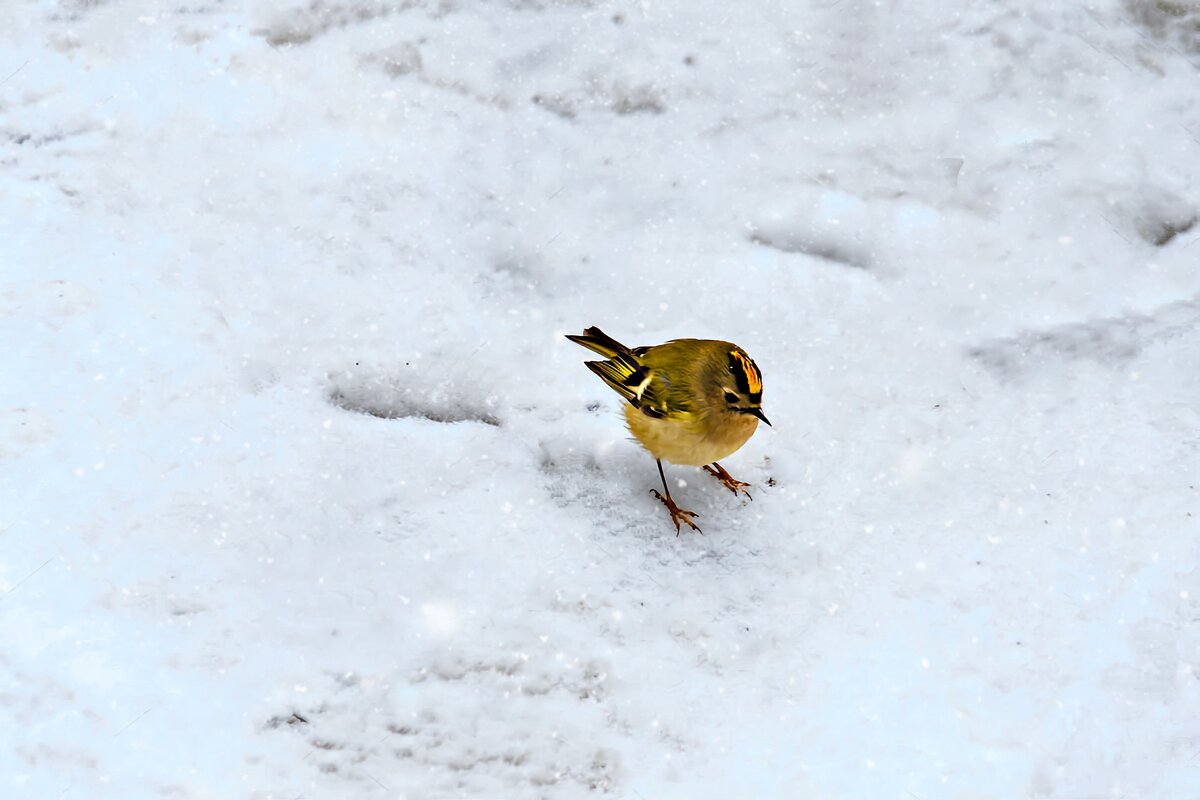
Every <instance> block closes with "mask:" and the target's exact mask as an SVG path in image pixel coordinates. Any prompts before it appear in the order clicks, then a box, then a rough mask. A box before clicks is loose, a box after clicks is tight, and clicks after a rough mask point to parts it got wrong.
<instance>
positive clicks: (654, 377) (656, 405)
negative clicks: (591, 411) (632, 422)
mask: <svg viewBox="0 0 1200 800" xmlns="http://www.w3.org/2000/svg"><path fill="white" fill-rule="evenodd" d="M585 363H586V364H587V367H588V369H590V370H591V371H592V372H594V373H596V374H597V375H599V376H600V379H601V380H603V381H604V382H605V383H607V384H608V385H609V386H610V387H612V389H613V390H614V391H615V392H616V393H617V394H619V395H621V396H622V397H624V398H625V399H626V400H628V401H629V404H630V405H632V406H633V407H634V408H636V409H638V410H639V411H641V412H642V413H643V414H645V415H646V416H648V417H655V418H659V419H661V418H663V417H672V418H674V417H680V416H684V415H686V414H689V413H690V412H691V408H690V407H689V405H688V404H687V403H686V398H680V397H672V393H671V382H670V380H668V379H667V377H666V376H665V375H664V374H663V373H662V372H660V371H658V370H653V369H650V368H649V367H647V366H646V365H644V364H641V363H639V362H638V361H636V360H635V359H633V358H623V359H621V360H619V361H587V362H585ZM678 394H679V393H676V395H678Z"/></svg>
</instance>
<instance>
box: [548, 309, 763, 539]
mask: <svg viewBox="0 0 1200 800" xmlns="http://www.w3.org/2000/svg"><path fill="white" fill-rule="evenodd" d="M567 338H568V339H570V340H571V341H572V342H575V343H576V344H579V345H583V346H584V347H586V348H587V349H589V350H591V351H593V352H595V353H599V354H600V355H602V356H604V358H605V360H604V361H585V362H584V364H585V365H586V366H587V368H588V369H590V370H591V371H592V372H594V373H596V375H598V376H599V377H600V379H601V380H602V381H604V382H605V383H606V384H608V386H609V387H610V388H612V389H613V390H614V391H616V393H617V394H619V395H621V397H623V398H625V400H626V401H627V403H628V404H627V405H626V406H625V408H624V410H625V422H626V424H627V425H628V426H629V432H630V433H632V434H633V436H634V438H635V439H637V441H638V442H639V443H640V444H641V445H642V447H644V448H645V449H646V450H647V451H649V453H650V455H652V456H654V460H655V461H656V462H658V476H659V478H660V479H662V486H663V491H662V493H659V491H658V490H657V489H651V490H650V493H651V494H653V495H654V496H655V497H657V498H658V499H659V500H660V501H662V503H663V505H665V506H666V507H667V511H668V512H669V513H670V514H671V521H672V522H673V523H674V524H675V535H676V536H678V535H679V533H680V531H681V530H682V524H686V525H688V526H690V527H691V528H692V530H694V531H696V532H697V533H703V531H701V530H700V527H699V526H698V525H697V524H696V523H695V522H694V521H693V520H694V519H696V518H697V517H699V516H700V515H699V514H696V513H695V512H692V511H686V510H684V509H682V508H680V507H679V506H678V505H677V504H676V503H675V500H674V499H673V498H672V497H671V490H670V488H669V487H668V486H667V476H666V473H664V472H663V464H662V462H663V461H669V462H670V463H672V464H682V465H688V466H696V467H703V468H704V470H705V472H707V473H709V474H710V475H712V476H713V477H715V478H716V479H717V480H719V481H720V482H721V483H722V484H723V485H724V486H725V488H727V489H729V491H731V492H733V493H734V495H735V496H736V495H738V494H739V492H740V493H742V494H745V495H746V497H749V498H750V499H751V500H753V499H754V498H753V497H751V496H750V492H749V491H747V488H746V487H748V486H750V484H749V483H746V482H744V481H739V480H737V479H735V478H734V477H733V476H732V475H730V474H729V473H728V472H726V471H725V468H724V467H722V466H721V465H720V464H719V463H717V462H718V461H720V460H721V459H723V458H726V457H727V456H730V455H732V454H733V453H735V452H737V450H738V449H739V448H741V446H742V445H744V444H745V443H746V442H747V441H749V439H750V437H751V436H753V435H754V431H755V430H757V428H758V423H759V422H760V421H761V422H765V423H767V425H770V424H771V421H770V420H768V419H767V416H766V414H764V413H763V410H762V390H763V386H762V373H761V372H759V370H758V365H756V364H755V363H754V360H753V359H751V358H750V356H749V355H747V354H746V351H745V350H743V349H742V348H740V347H738V346H737V345H735V344H733V343H732V342H724V341H719V340H716V339H672V340H670V341H668V342H664V343H663V344H656V345H651V346H649V347H626V346H625V345H623V344H621V343H620V342H618V341H617V340H616V339H614V338H612V337H611V336H609V335H608V334H606V333H605V332H604V331H602V330H600V329H599V328H596V327H590V328H585V329H584V331H583V334H582V335H580V336H575V335H571V334H568V335H567Z"/></svg>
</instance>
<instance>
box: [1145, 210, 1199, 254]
mask: <svg viewBox="0 0 1200 800" xmlns="http://www.w3.org/2000/svg"><path fill="white" fill-rule="evenodd" d="M1196 220H1197V216H1196V215H1195V214H1190V215H1184V216H1176V217H1174V218H1171V219H1163V218H1161V217H1155V216H1147V217H1143V218H1141V219H1139V220H1137V229H1138V233H1139V234H1140V235H1141V237H1142V238H1143V239H1145V240H1146V241H1147V242H1149V243H1150V244H1152V245H1154V246H1155V247H1162V246H1163V245H1165V244H1168V243H1169V242H1170V241H1171V240H1172V239H1174V238H1175V237H1176V236H1178V235H1179V234H1181V233H1187V232H1188V231H1190V230H1191V229H1192V228H1194V227H1195V226H1196Z"/></svg>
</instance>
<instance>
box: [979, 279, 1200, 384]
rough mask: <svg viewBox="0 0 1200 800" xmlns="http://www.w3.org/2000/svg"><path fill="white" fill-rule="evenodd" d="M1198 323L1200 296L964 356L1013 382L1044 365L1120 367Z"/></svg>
mask: <svg viewBox="0 0 1200 800" xmlns="http://www.w3.org/2000/svg"><path fill="white" fill-rule="evenodd" d="M1197 325H1200V296H1197V297H1193V298H1191V299H1190V300H1184V301H1180V302H1178V303H1170V304H1168V305H1165V306H1161V307H1160V308H1157V309H1155V310H1154V311H1152V312H1151V313H1149V314H1127V315H1124V316H1120V317H1108V318H1105V319H1098V320H1089V321H1088V322H1077V323H1072V324H1069V325H1060V326H1057V327H1054V328H1048V329H1044V330H1036V331H1025V332H1023V333H1019V334H1017V335H1016V336H1013V337H1009V338H1005V339H996V340H993V341H991V342H987V343H985V344H982V345H979V346H977V347H973V348H971V349H970V350H968V351H967V355H968V356H970V357H971V358H973V359H975V360H976V361H979V362H980V363H981V364H982V365H983V366H984V367H985V368H986V369H988V370H989V371H991V372H992V373H994V374H996V375H998V376H1000V377H1003V378H1016V377H1020V376H1021V375H1023V374H1026V373H1028V372H1031V371H1032V370H1033V369H1034V368H1036V367H1037V366H1039V365H1045V364H1046V363H1047V362H1055V361H1058V362H1061V361H1080V360H1088V361H1094V362H1096V363H1099V364H1106V365H1110V366H1118V365H1120V364H1123V363H1125V362H1127V361H1129V360H1130V359H1133V358H1135V357H1136V356H1137V355H1138V354H1139V353H1141V351H1142V350H1143V349H1145V348H1146V347H1147V346H1149V345H1151V344H1153V343H1155V342H1160V341H1166V340H1169V339H1173V338H1175V337H1176V336H1179V335H1181V334H1184V333H1187V332H1189V331H1192V330H1194V329H1195V328H1196V326H1197Z"/></svg>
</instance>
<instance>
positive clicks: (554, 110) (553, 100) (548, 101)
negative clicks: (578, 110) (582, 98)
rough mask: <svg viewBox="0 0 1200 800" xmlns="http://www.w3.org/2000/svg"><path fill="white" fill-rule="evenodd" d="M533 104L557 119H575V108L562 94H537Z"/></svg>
mask: <svg viewBox="0 0 1200 800" xmlns="http://www.w3.org/2000/svg"><path fill="white" fill-rule="evenodd" d="M531 99H532V100H533V104H534V105H535V106H537V107H538V108H541V109H544V110H546V111H549V112H550V113H551V114H554V115H555V116H556V117H562V118H563V119H575V106H574V105H573V104H572V103H571V101H570V100H568V99H567V98H566V97H564V96H563V95H560V94H542V93H540V92H539V93H538V94H535V95H534V96H533V97H532V98H531Z"/></svg>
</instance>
